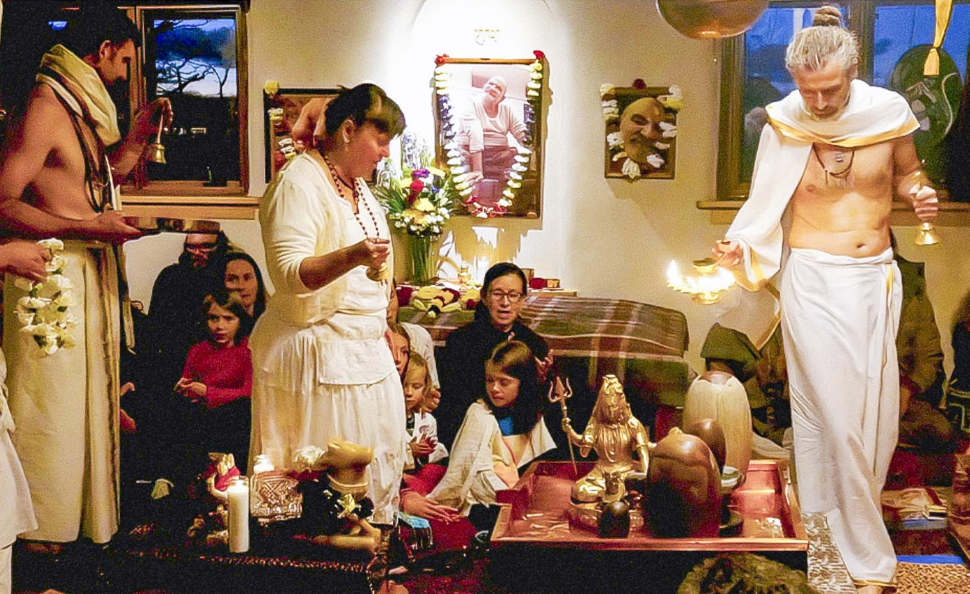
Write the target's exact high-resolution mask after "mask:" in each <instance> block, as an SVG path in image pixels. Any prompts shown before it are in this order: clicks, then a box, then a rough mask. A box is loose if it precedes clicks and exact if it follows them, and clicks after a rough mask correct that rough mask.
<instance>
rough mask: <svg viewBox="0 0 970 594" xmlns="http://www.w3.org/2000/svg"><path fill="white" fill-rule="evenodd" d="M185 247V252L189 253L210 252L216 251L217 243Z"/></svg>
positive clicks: (195, 244)
mask: <svg viewBox="0 0 970 594" xmlns="http://www.w3.org/2000/svg"><path fill="white" fill-rule="evenodd" d="M183 247H185V251H187V252H208V251H211V250H214V249H216V243H215V242H214V241H213V242H209V243H186V244H185V245H184V246H183Z"/></svg>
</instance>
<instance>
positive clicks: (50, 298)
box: [14, 239, 77, 357]
mask: <svg viewBox="0 0 970 594" xmlns="http://www.w3.org/2000/svg"><path fill="white" fill-rule="evenodd" d="M39 243H40V245H42V246H44V247H45V248H47V249H49V250H50V252H51V260H50V262H47V264H46V265H45V266H46V268H47V279H45V280H44V282H42V283H38V282H33V281H30V280H28V279H26V278H22V277H17V279H16V280H15V281H14V285H16V287H17V288H18V289H21V290H22V291H25V292H26V293H27V294H26V295H25V296H23V297H21V298H20V299H18V300H17V306H16V307H15V308H14V311H15V312H16V314H17V320H18V321H19V322H20V325H21V329H20V331H21V332H23V333H24V334H25V335H26V337H27V338H28V339H33V342H34V343H35V344H36V345H37V350H36V351H34V352H33V354H34V355H35V356H37V357H46V356H48V355H53V354H54V353H56V352H57V351H58V350H60V349H62V348H65V349H69V348H73V347H74V345H75V342H74V337H73V336H72V335H71V330H73V329H74V327H75V326H76V325H77V321H76V320H75V319H74V316H73V315H72V314H70V313H68V308H69V307H71V306H72V305H74V296H73V295H72V293H71V289H73V288H74V285H73V283H71V279H69V278H67V277H66V276H64V267H65V266H66V265H67V262H66V261H65V260H64V258H63V257H61V256H60V255H59V253H60V252H61V251H62V250H63V249H64V243H63V242H61V241H60V240H59V239H44V240H42V241H40V242H39Z"/></svg>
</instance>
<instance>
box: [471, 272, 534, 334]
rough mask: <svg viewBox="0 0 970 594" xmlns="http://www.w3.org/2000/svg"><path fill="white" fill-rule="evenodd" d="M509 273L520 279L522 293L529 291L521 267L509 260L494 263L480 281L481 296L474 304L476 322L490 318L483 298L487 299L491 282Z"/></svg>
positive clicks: (527, 282)
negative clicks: (476, 303)
mask: <svg viewBox="0 0 970 594" xmlns="http://www.w3.org/2000/svg"><path fill="white" fill-rule="evenodd" d="M510 274H514V275H516V276H517V277H519V280H521V281H522V295H525V294H527V293H528V292H529V281H528V280H527V279H526V278H525V273H524V272H522V269H521V268H519V267H518V266H516V265H515V264H513V263H511V262H499V263H498V264H495V265H494V266H492V267H491V268H489V269H488V272H486V273H485V280H483V281H482V290H481V293H480V297H481V298H480V299H479V300H478V305H476V306H475V321H476V322H487V321H490V320H491V318H490V315H489V313H488V308H487V307H485V300H486V299H488V292H489V291H490V290H491V288H492V282H493V281H495V280H496V279H499V278H502V277H503V276H508V275H510Z"/></svg>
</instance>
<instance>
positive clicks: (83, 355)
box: [0, 5, 171, 543]
mask: <svg viewBox="0 0 970 594" xmlns="http://www.w3.org/2000/svg"><path fill="white" fill-rule="evenodd" d="M139 37H140V36H139V33H138V30H137V29H136V28H135V26H134V25H133V24H132V23H131V21H129V20H128V19H127V18H126V17H125V16H124V14H123V13H122V12H120V11H119V10H117V9H110V8H101V7H88V6H87V5H86V6H85V8H84V9H82V10H81V11H80V12H79V14H78V16H77V17H75V19H74V20H72V22H71V23H69V25H68V27H67V28H66V29H65V31H64V38H63V44H60V45H56V46H54V47H53V48H51V49H50V50H49V51H48V53H47V54H45V56H44V58H43V60H42V62H41V65H40V68H39V70H38V74H37V83H38V84H37V85H36V87H35V88H34V90H33V92H32V93H31V95H30V98H29V100H28V103H27V105H26V108H25V109H24V111H23V113H22V116H21V117H20V118H19V120H18V121H17V123H16V125H15V126H14V128H13V129H12V130H11V131H10V133H9V136H8V138H7V143H6V146H5V150H4V154H3V157H2V159H0V226H2V227H3V228H4V229H6V230H8V231H13V232H14V233H16V234H18V235H21V236H27V237H51V236H53V237H60V238H63V239H65V240H67V241H66V242H65V250H64V252H63V258H64V260H65V262H66V265H65V266H64V275H65V276H66V277H67V278H68V279H70V281H71V283H72V284H73V297H74V301H75V303H74V305H73V306H71V307H69V312H70V313H71V314H72V315H73V316H74V318H75V319H76V320H77V325H76V327H75V328H74V329H73V336H74V339H75V340H76V342H77V346H76V347H74V348H71V349H63V350H60V351H58V352H57V353H55V354H53V355H51V356H47V357H38V356H37V353H36V351H37V345H36V344H35V343H34V342H33V341H32V340H30V336H28V335H25V334H23V333H22V332H19V330H20V324H19V322H18V319H17V317H16V316H15V315H14V312H13V307H14V306H15V305H16V303H17V300H18V299H19V298H20V297H21V296H23V295H24V292H23V291H22V290H21V289H19V288H17V287H15V286H14V283H13V282H12V279H10V280H8V282H7V284H6V288H5V289H4V295H5V297H6V298H5V299H4V302H5V303H4V305H5V307H6V313H5V315H4V333H5V340H4V348H5V350H6V352H7V359H8V365H9V374H8V386H9V388H10V408H11V411H12V412H13V417H14V419H15V420H16V423H17V425H18V431H17V433H16V434H15V442H16V446H17V450H18V452H19V453H20V456H21V459H22V462H23V466H24V472H25V474H26V476H27V481H28V483H29V485H30V490H31V493H32V498H33V503H34V508H35V510H36V515H37V523H38V528H37V530H34V531H31V532H28V533H26V534H25V535H24V537H25V538H28V539H30V540H40V541H51V542H58V543H60V542H70V541H74V540H76V539H77V538H78V534H79V531H80V534H81V535H82V536H83V537H85V538H89V539H91V540H93V541H94V542H97V543H103V542H107V541H108V540H110V538H111V536H112V535H113V534H114V533H115V531H116V530H117V526H118V444H119V442H118V420H119V414H120V413H119V409H118V398H119V394H118V389H119V382H118V356H119V348H120V331H119V319H120V315H119V305H118V303H119V289H118V268H117V262H116V259H115V253H114V251H113V249H112V248H111V245H110V244H112V243H114V244H117V243H121V242H123V241H125V240H127V239H132V238H135V237H138V236H139V235H140V233H139V231H138V230H137V229H135V228H133V227H130V226H128V225H127V224H125V223H124V220H123V218H122V215H121V213H120V212H119V211H118V210H116V208H117V202H116V200H115V199H114V194H113V180H120V179H121V178H123V177H124V176H126V175H127V174H128V173H129V172H130V171H131V169H132V168H133V167H134V166H135V165H136V164H137V162H138V160H139V159H140V157H141V155H142V153H143V152H144V149H145V147H146V146H147V145H148V143H149V141H150V139H151V137H152V135H153V134H154V133H155V132H156V131H157V125H158V122H159V119H160V118H162V117H163V116H164V118H165V119H166V120H167V121H171V106H170V104H169V102H168V100H167V99H160V100H157V101H155V102H154V103H152V104H151V105H150V106H148V108H147V109H145V110H143V111H141V112H140V113H139V114H138V115H137V116H136V117H135V118H134V120H133V122H132V125H131V131H130V133H129V134H128V136H127V138H125V139H123V140H122V138H121V135H120V132H119V130H118V122H117V115H116V111H115V106H114V103H113V102H112V100H111V97H110V96H109V95H108V92H107V88H106V86H110V85H112V84H115V83H124V82H125V81H126V80H127V78H128V71H129V68H130V66H131V62H132V60H133V59H134V58H135V41H136V40H138V39H139Z"/></svg>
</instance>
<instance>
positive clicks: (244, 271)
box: [223, 251, 266, 322]
mask: <svg viewBox="0 0 970 594" xmlns="http://www.w3.org/2000/svg"><path fill="white" fill-rule="evenodd" d="M225 263H226V271H225V274H224V275H223V282H224V283H225V287H226V290H228V291H234V292H236V293H238V294H239V299H240V301H242V304H243V306H244V307H245V308H246V311H247V312H249V315H250V316H251V317H252V318H253V321H254V322H255V321H256V320H258V319H259V316H261V315H263V312H264V311H266V284H265V283H263V273H262V272H260V270H259V266H258V265H257V264H256V260H254V259H253V257H252V256H250V255H249V254H247V253H246V252H243V251H231V252H229V253H228V254H226V256H225Z"/></svg>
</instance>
